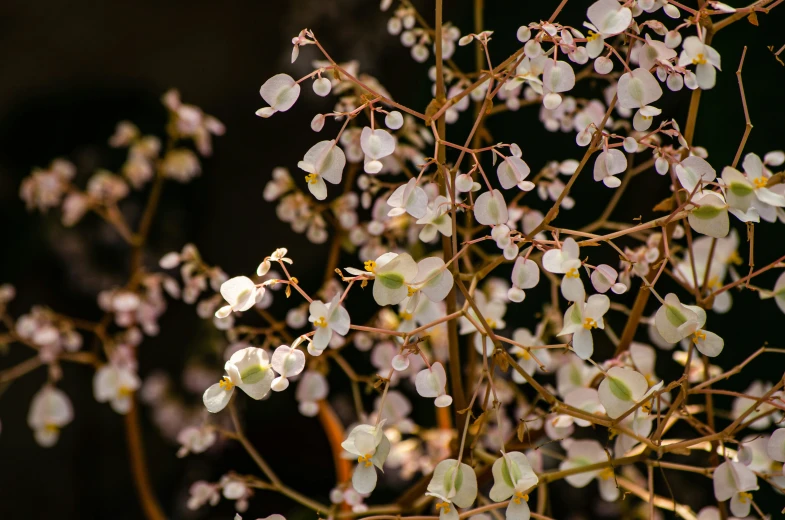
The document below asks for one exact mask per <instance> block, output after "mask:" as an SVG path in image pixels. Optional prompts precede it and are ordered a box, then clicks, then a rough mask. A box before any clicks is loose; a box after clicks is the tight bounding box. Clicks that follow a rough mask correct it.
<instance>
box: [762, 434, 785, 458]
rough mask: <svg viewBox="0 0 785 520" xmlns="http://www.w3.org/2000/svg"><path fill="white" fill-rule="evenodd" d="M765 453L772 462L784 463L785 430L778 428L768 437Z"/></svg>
mask: <svg viewBox="0 0 785 520" xmlns="http://www.w3.org/2000/svg"><path fill="white" fill-rule="evenodd" d="M766 450H767V451H766V452H767V453H768V455H769V457H771V459H772V460H776V461H778V462H785V428H778V429H776V430H774V433H772V434H771V437H769V442H768V445H767V448H766Z"/></svg>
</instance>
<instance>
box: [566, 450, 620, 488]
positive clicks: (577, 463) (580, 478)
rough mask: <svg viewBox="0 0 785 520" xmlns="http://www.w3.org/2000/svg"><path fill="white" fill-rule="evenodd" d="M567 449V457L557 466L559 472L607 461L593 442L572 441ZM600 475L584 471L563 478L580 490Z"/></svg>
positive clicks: (602, 452) (602, 451)
mask: <svg viewBox="0 0 785 520" xmlns="http://www.w3.org/2000/svg"><path fill="white" fill-rule="evenodd" d="M566 448H567V456H566V458H565V459H564V460H563V461H562V463H561V464H559V470H561V471H564V470H567V469H573V468H580V467H582V466H591V465H592V464H597V463H599V462H605V461H607V460H608V455H607V453H605V450H604V449H603V448H602V446H601V445H600V443H599V442H597V441H594V440H573V441H572V442H570V443H569V445H568V446H566ZM599 474H600V470H594V471H584V472H582V473H576V474H574V475H569V476H567V477H565V479H564V480H566V481H567V483H568V484H570V485H571V486H572V487H576V488H582V487H586V486H587V485H588V484H589V482H591V481H592V480H594V478H595V477H596V476H598V475H599Z"/></svg>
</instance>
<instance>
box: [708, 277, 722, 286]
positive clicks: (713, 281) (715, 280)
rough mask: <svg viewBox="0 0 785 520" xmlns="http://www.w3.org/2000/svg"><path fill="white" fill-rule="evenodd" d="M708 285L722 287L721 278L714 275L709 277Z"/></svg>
mask: <svg viewBox="0 0 785 520" xmlns="http://www.w3.org/2000/svg"><path fill="white" fill-rule="evenodd" d="M708 286H709V288H711V289H719V288H720V287H722V284H721V283H720V279H719V278H717V277H716V276H712V277H711V278H710V279H709V283H708Z"/></svg>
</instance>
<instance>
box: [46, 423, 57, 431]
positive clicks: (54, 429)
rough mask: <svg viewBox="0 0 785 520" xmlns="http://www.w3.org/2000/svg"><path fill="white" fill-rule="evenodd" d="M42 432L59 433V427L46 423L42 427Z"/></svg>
mask: <svg viewBox="0 0 785 520" xmlns="http://www.w3.org/2000/svg"><path fill="white" fill-rule="evenodd" d="M44 430H46V431H48V432H49V433H57V432H59V431H60V427H59V426H58V425H56V424H53V423H48V424H46V425H45V426H44Z"/></svg>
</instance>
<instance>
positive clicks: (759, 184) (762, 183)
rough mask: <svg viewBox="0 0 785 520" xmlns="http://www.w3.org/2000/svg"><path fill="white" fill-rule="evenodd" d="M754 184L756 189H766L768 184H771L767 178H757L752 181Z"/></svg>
mask: <svg viewBox="0 0 785 520" xmlns="http://www.w3.org/2000/svg"><path fill="white" fill-rule="evenodd" d="M752 183H753V184H754V185H755V187H756V188H765V187H766V184H768V183H769V179H767V178H766V177H755V178H754V179H752Z"/></svg>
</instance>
